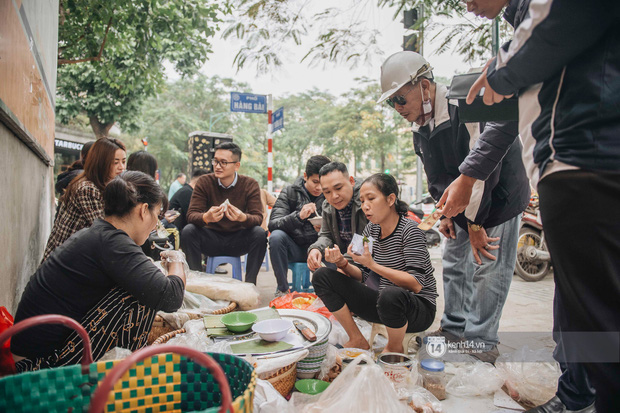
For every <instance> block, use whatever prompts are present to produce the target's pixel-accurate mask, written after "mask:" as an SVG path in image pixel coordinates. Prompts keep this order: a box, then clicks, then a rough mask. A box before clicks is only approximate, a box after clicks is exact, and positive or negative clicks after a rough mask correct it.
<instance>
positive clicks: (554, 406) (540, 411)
mask: <svg viewBox="0 0 620 413" xmlns="http://www.w3.org/2000/svg"><path fill="white" fill-rule="evenodd" d="M564 412H566V406H564V403H562V400H560V398H559V397H558V396H553V398H552V399H551V400H549V401H548V402H547V403H545V404H541V405H540V406H538V407H534V408H533V409H530V410H527V411H526V412H525V413H564Z"/></svg>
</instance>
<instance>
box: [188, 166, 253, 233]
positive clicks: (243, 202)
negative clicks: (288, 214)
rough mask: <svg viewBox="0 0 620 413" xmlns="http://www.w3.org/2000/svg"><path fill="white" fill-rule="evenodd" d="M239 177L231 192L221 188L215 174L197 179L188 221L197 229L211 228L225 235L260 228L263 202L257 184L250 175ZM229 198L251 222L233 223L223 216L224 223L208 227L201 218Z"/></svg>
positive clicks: (213, 223) (216, 223) (229, 189)
mask: <svg viewBox="0 0 620 413" xmlns="http://www.w3.org/2000/svg"><path fill="white" fill-rule="evenodd" d="M238 177H239V179H238V180H237V184H236V185H235V186H233V187H232V188H228V189H225V188H223V187H221V186H220V184H219V183H218V182H217V178H216V177H215V174H212V173H211V174H208V175H203V176H201V177H200V178H198V182H196V187H195V188H194V192H193V194H192V200H191V201H190V203H189V209H188V210H187V222H188V223H189V224H194V225H196V226H198V227H204V226H206V227H207V228H209V229H213V230H215V231H222V232H233V231H239V230H241V229H245V228H251V227H255V226H259V225H260V224H261V222H262V221H263V204H262V203H261V199H260V188H259V186H258V182H256V180H255V179H253V178H250V177H249V176H245V175H238ZM226 199H228V201H229V202H230V203H231V204H232V205H234V206H235V207H237V208H239V209H240V210H241V211H243V212H244V213H245V214H246V215H247V217H248V219H247V220H246V221H245V222H234V221H230V220H229V219H228V218H226V215H224V217H223V218H222V219H221V221H219V222H212V223H210V224H209V225H206V224H205V222H204V221H203V219H202V215H203V214H204V213H205V212H207V211H208V210H209V208H211V207H212V206H218V205H221V204H222V203H223V202H224V201H226Z"/></svg>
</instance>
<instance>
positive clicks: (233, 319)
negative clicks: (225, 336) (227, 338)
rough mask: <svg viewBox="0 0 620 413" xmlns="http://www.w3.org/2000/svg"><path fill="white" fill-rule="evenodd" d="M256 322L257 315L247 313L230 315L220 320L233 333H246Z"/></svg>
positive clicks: (240, 312) (241, 312)
mask: <svg viewBox="0 0 620 413" xmlns="http://www.w3.org/2000/svg"><path fill="white" fill-rule="evenodd" d="M256 320H258V317H257V316H256V314H254V313H247V312H245V311H237V312H235V313H228V314H225V315H223V316H222V318H221V319H220V321H221V322H222V324H224V325H225V326H226V328H227V329H229V330H230V331H232V332H233V333H243V332H244V331H248V330H249V329H250V328H251V327H252V325H253V324H254V323H255V322H256Z"/></svg>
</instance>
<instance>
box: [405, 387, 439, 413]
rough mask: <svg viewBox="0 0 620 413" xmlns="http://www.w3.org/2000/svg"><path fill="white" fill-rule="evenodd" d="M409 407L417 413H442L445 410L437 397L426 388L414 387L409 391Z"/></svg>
mask: <svg viewBox="0 0 620 413" xmlns="http://www.w3.org/2000/svg"><path fill="white" fill-rule="evenodd" d="M407 405H408V406H409V407H411V408H412V409H413V411H414V412H416V413H442V412H443V408H442V407H441V403H440V402H439V400H437V397H435V396H433V393H431V392H430V391H428V390H426V389H425V388H424V387H414V388H412V389H411V390H410V391H409V397H408V399H407Z"/></svg>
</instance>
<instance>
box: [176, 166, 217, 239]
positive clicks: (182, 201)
mask: <svg viewBox="0 0 620 413" xmlns="http://www.w3.org/2000/svg"><path fill="white" fill-rule="evenodd" d="M208 173H209V171H207V170H206V169H201V168H196V169H194V170H193V171H192V179H191V180H190V181H189V183H187V184H185V185H183V186H182V187H181V188H180V189H179V190H178V191H176V192H175V194H174V195H173V196H172V198H171V199H170V205H169V208H170V209H175V210H177V211H179V212H180V215H179V217H178V218H177V219H175V220H174V225H175V226H176V227H177V228H178V230H179V233H181V231H183V228H185V225H187V217H186V215H187V210H188V209H189V201H190V200H191V199H192V193H193V192H194V187H195V186H196V182H197V181H198V178H200V177H201V176H202V175H206V174H208Z"/></svg>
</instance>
